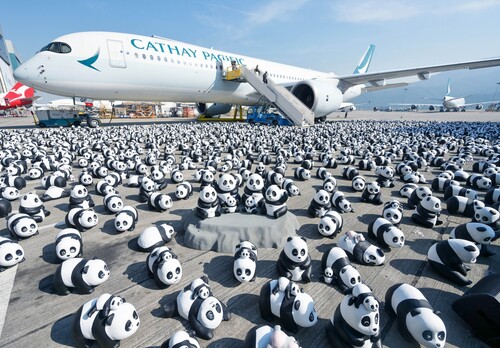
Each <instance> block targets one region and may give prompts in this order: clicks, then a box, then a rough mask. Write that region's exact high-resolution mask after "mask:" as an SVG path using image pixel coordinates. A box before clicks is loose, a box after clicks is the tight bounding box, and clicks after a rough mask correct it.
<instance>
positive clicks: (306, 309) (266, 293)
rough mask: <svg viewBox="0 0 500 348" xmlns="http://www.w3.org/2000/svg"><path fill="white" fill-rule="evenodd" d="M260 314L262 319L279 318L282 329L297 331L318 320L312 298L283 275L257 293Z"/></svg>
mask: <svg viewBox="0 0 500 348" xmlns="http://www.w3.org/2000/svg"><path fill="white" fill-rule="evenodd" d="M259 309H260V315H261V316H262V318H263V319H264V320H267V321H273V320H274V319H275V318H279V319H280V324H281V326H283V328H284V329H286V330H289V331H291V332H292V333H297V332H298V331H299V328H301V327H312V326H314V325H315V324H316V323H317V321H318V314H317V313H316V310H315V309H314V300H313V299H312V297H311V296H309V295H308V294H306V293H304V292H302V291H300V289H299V287H298V286H297V284H295V283H293V282H291V281H290V280H289V279H287V278H285V277H281V278H279V279H274V280H271V281H269V282H267V283H266V284H264V286H263V287H262V289H261V290H260V295H259Z"/></svg>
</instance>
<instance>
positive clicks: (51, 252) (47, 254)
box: [42, 243, 62, 265]
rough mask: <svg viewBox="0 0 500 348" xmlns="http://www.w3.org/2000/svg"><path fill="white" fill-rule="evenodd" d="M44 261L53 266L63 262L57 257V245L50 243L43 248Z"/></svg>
mask: <svg viewBox="0 0 500 348" xmlns="http://www.w3.org/2000/svg"><path fill="white" fill-rule="evenodd" d="M42 260H43V261H45V262H47V263H50V264H52V265H58V264H60V263H61V262H62V260H60V259H59V258H58V257H57V255H56V243H49V244H47V245H45V246H44V247H43V248H42Z"/></svg>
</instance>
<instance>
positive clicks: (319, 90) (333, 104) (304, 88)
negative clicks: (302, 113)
mask: <svg viewBox="0 0 500 348" xmlns="http://www.w3.org/2000/svg"><path fill="white" fill-rule="evenodd" d="M337 83H338V81H336V80H334V79H323V80H305V81H301V82H299V83H297V84H296V85H295V86H293V88H292V93H293V95H295V96H296V97H297V98H298V99H299V100H300V101H301V102H302V103H304V105H305V106H307V107H308V108H309V109H311V111H312V112H314V115H315V117H316V118H318V117H322V116H326V115H328V114H330V113H332V112H334V111H335V110H337V109H338V108H340V105H341V104H342V101H343V99H344V97H343V96H342V92H341V91H340V90H339V89H338V88H337Z"/></svg>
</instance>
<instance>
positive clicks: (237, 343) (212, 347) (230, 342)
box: [207, 337, 244, 348]
mask: <svg viewBox="0 0 500 348" xmlns="http://www.w3.org/2000/svg"><path fill="white" fill-rule="evenodd" d="M243 344H244V342H243V341H242V340H239V339H236V338H229V337H226V338H221V339H220V340H217V341H215V342H210V344H209V345H208V346H207V348H220V347H243Z"/></svg>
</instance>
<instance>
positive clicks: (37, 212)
mask: <svg viewBox="0 0 500 348" xmlns="http://www.w3.org/2000/svg"><path fill="white" fill-rule="evenodd" d="M19 212H20V213H23V214H28V215H29V216H31V217H32V218H33V219H34V220H35V221H36V222H42V221H43V220H44V219H45V218H46V217H47V216H49V215H50V211H48V210H46V209H45V206H44V205H43V204H42V200H41V199H40V197H38V195H37V194H36V193H34V192H28V193H26V194H25V195H24V196H23V197H21V203H20V205H19Z"/></svg>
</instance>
